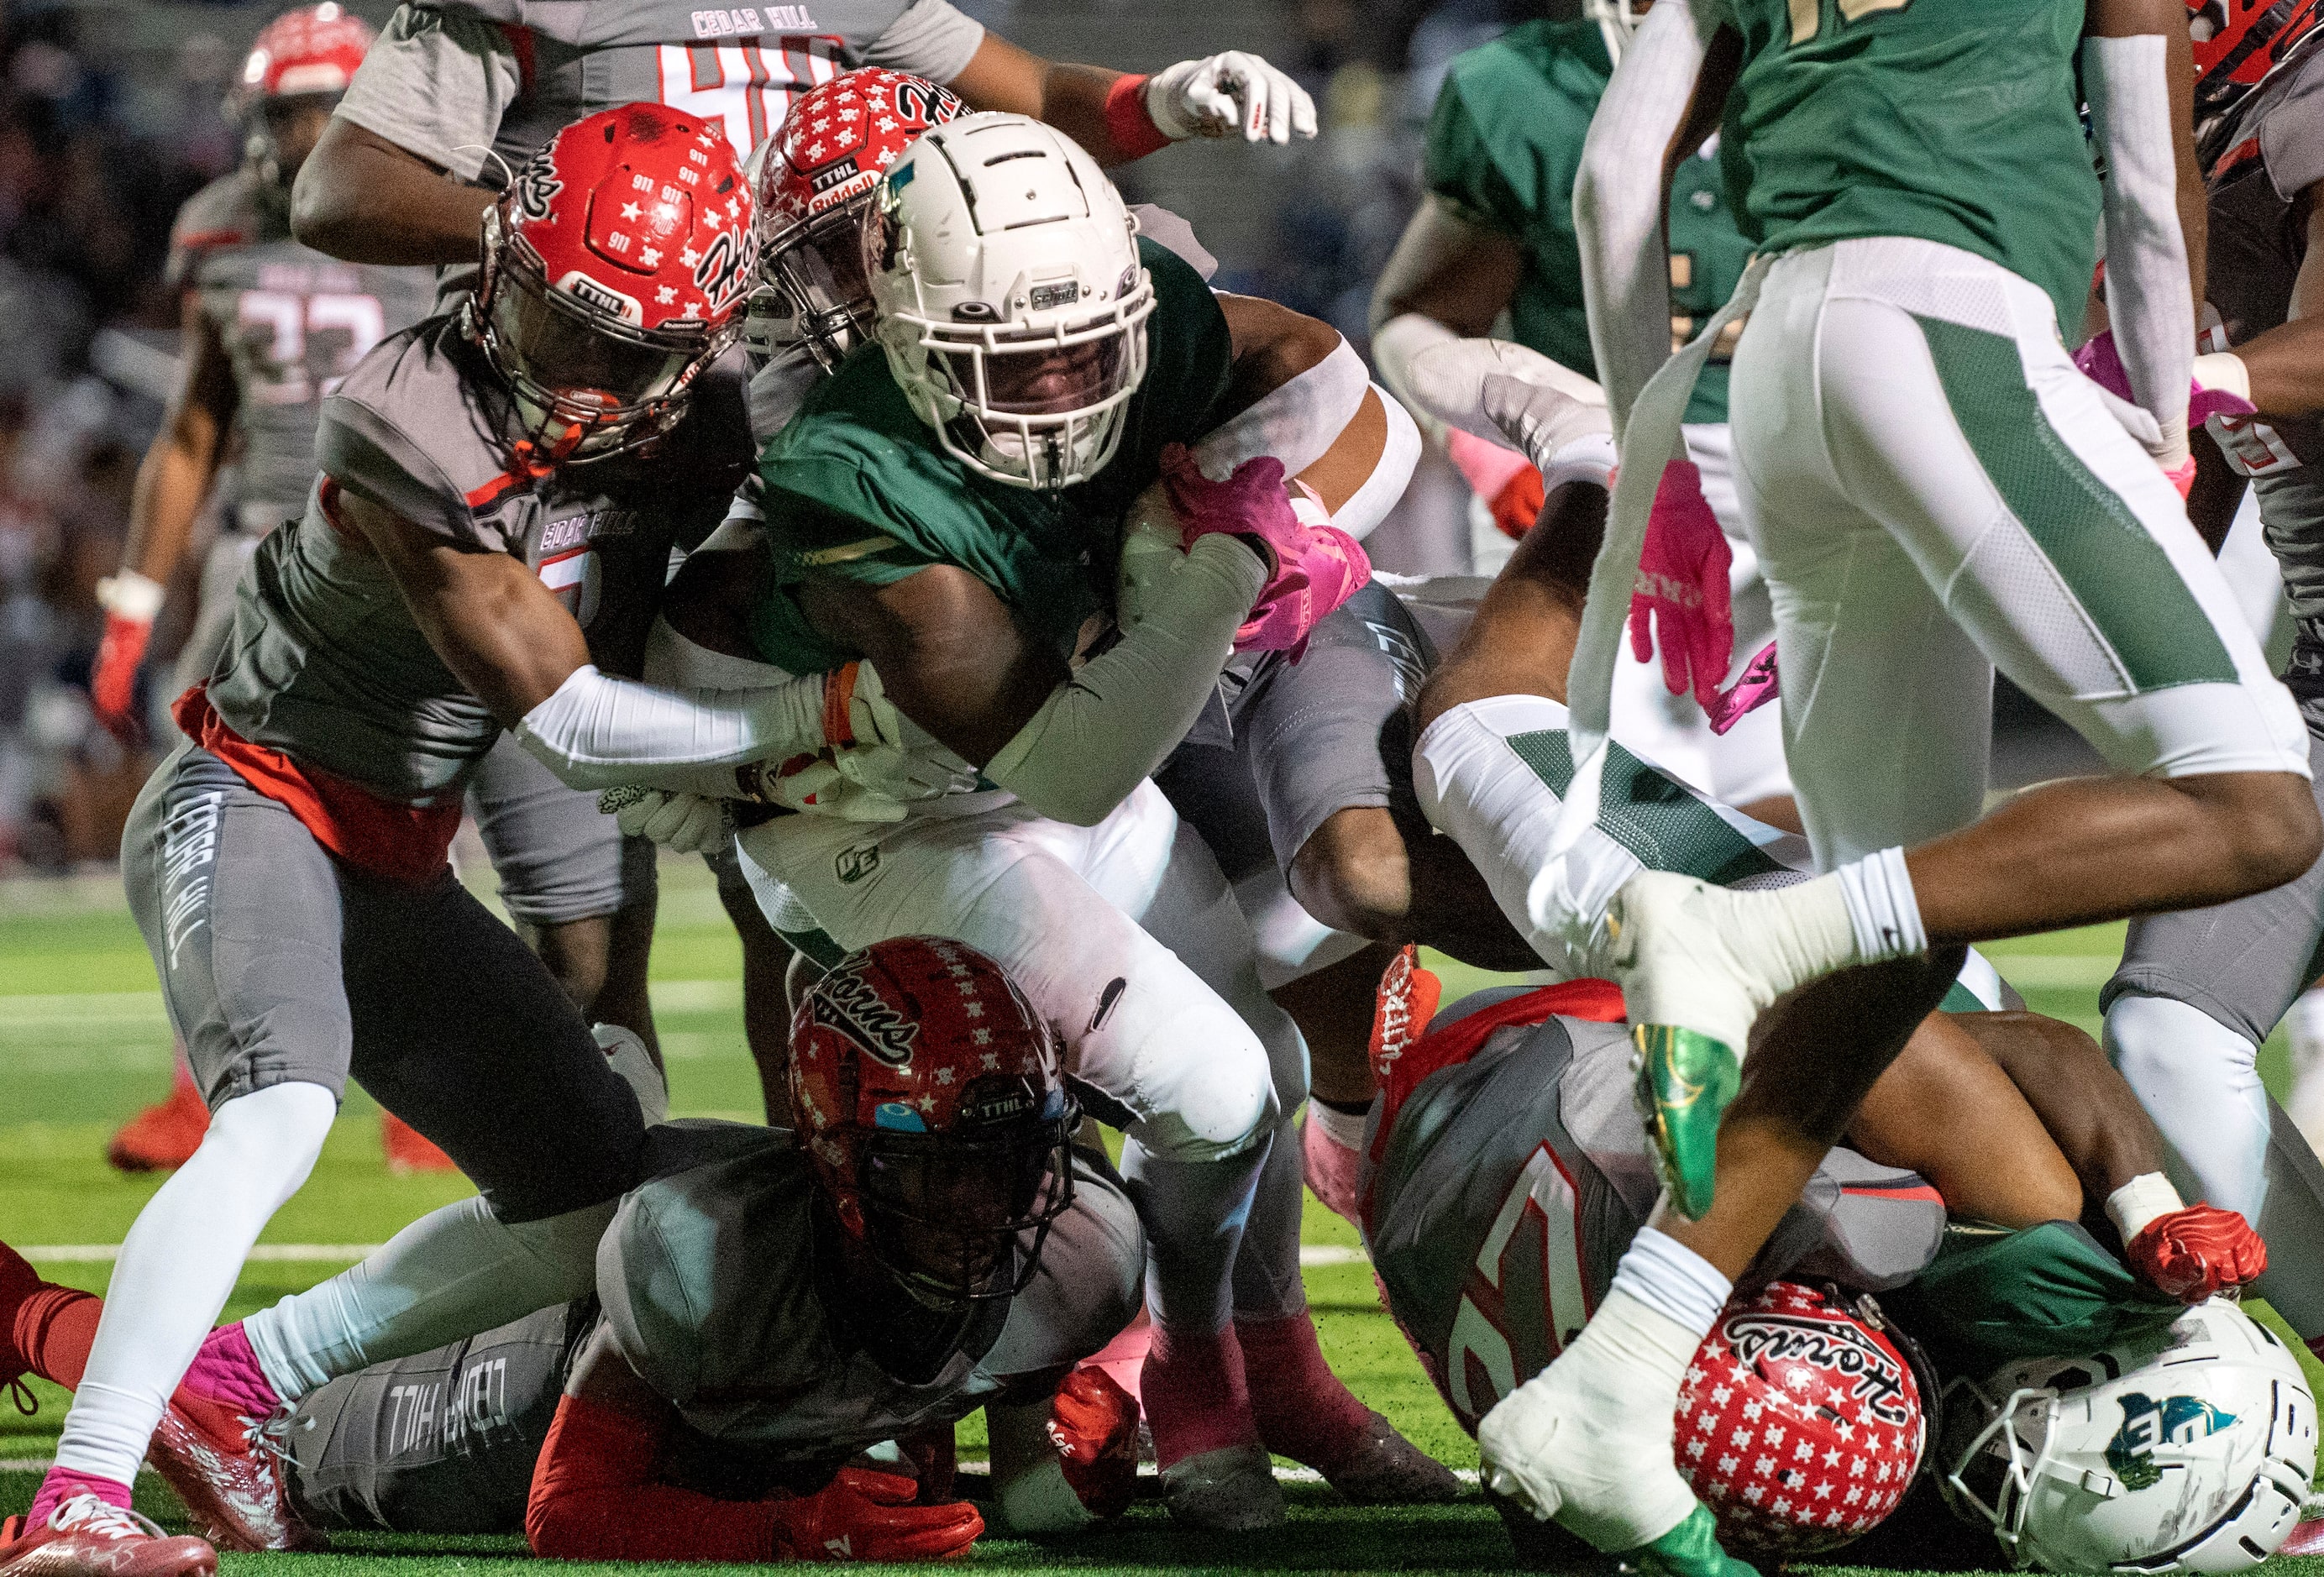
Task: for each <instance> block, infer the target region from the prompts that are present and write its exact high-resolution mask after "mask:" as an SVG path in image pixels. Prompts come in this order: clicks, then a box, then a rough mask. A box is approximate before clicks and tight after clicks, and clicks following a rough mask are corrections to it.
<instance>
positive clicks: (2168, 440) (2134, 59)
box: [2082, 33, 2195, 469]
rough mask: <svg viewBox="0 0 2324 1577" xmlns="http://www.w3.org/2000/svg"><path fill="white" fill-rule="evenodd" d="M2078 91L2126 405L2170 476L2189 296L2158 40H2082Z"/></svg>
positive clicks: (2190, 361) (2191, 304) (2180, 410)
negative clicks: (2101, 189) (2086, 120)
mask: <svg viewBox="0 0 2324 1577" xmlns="http://www.w3.org/2000/svg"><path fill="white" fill-rule="evenodd" d="M2082 84H2083V89H2084V91H2085V92H2087V93H2088V94H2089V101H2090V119H2091V121H2092V123H2093V124H2094V125H2095V127H2096V129H2097V132H2098V143H2099V146H2100V147H2101V148H2102V149H2103V150H2104V152H2105V154H2106V161H2107V179H2106V187H2105V192H2106V243H2107V244H2106V260H2107V269H2106V277H2107V319H2108V321H2109V322H2110V323H2111V324H2112V325H2113V327H2114V343H2115V349H2116V351H2118V352H2119V353H2121V355H2122V364H2123V370H2124V371H2125V372H2126V373H2128V374H2130V394H2131V398H2132V399H2133V400H2135V401H2137V402H2138V404H2139V405H2140V406H2141V407H2143V408H2144V410H2146V412H2147V413H2148V414H2149V415H2151V416H2153V418H2154V420H2155V424H2156V425H2157V426H2158V427H2160V428H2161V429H2163V448H2162V452H2161V453H2159V454H2158V455H2157V456H2156V458H2157V459H2158V460H2160V461H2161V462H2162V463H2163V466H2164V467H2165V468H2166V469H2167V468H2170V467H2172V466H2179V465H2181V464H2183V463H2184V462H2185V461H2186V459H2187V380H2188V378H2189V377H2190V375H2191V374H2192V372H2193V367H2194V361H2195V298H2194V291H2193V287H2192V284H2191V282H2190V279H2189V276H2188V272H2187V244H2186V238H2185V237H2184V236H2182V235H2180V233H2179V207H2178V201H2177V192H2178V174H2179V166H2178V160H2177V157H2176V155H2175V154H2174V152H2173V151H2172V145H2171V89H2170V85H2169V78H2168V76H2167V67H2166V65H2165V63H2164V56H2163V37H2162V35H2161V34H2160V33H2139V34H2136V35H2135V36H2133V37H2130V38H2093V39H2085V40H2084V41H2083V42H2082Z"/></svg>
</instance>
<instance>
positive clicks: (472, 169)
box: [331, 5, 524, 182]
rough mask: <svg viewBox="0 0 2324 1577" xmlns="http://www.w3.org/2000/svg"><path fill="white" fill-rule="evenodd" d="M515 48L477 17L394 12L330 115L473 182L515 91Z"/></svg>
mask: <svg viewBox="0 0 2324 1577" xmlns="http://www.w3.org/2000/svg"><path fill="white" fill-rule="evenodd" d="M523 87H524V77H523V73H522V71H521V69H519V64H518V60H517V56H516V47H515V45H513V44H512V43H511V42H509V37H508V34H506V33H505V32H502V31H501V30H500V29H499V28H498V27H496V26H494V25H493V23H490V22H487V21H485V20H484V19H483V18H482V17H478V16H471V15H467V14H462V13H446V12H443V11H438V10H437V9H436V8H435V7H434V6H432V5H399V6H398V7H396V11H395V14H394V15H392V16H391V17H389V18H388V21H387V27H386V29H385V31H383V32H381V34H380V35H379V38H378V41H377V42H374V44H373V45H372V46H371V49H370V51H368V52H366V53H365V54H364V62H363V64H362V65H361V66H359V67H357V68H356V69H355V79H354V80H353V81H351V82H349V83H348V84H347V91H346V97H344V98H342V99H340V100H339V103H338V107H337V108H336V109H334V110H333V111H332V112H331V113H332V114H333V115H337V116H339V117H340V118H341V119H343V120H347V121H352V122H353V123H354V124H356V125H359V126H361V127H363V129H364V130H365V131H367V132H370V133H373V134H375V135H378V136H382V137H384V138H386V139H387V140H388V141H389V142H391V143H394V144H395V145H396V146H397V147H399V148H401V149H403V150H404V151H405V152H410V153H417V154H419V155H420V157H421V158H422V159H425V160H427V161H429V163H431V164H436V165H440V166H441V167H442V168H444V169H446V170H448V171H451V172H452V174H453V176H454V178H455V179H457V180H465V181H471V182H473V181H474V180H475V179H476V177H477V173H478V172H479V171H482V170H483V168H484V151H485V150H486V149H487V148H489V147H490V146H491V145H492V141H493V136H494V135H495V134H497V133H498V132H499V131H500V129H501V117H502V116H503V115H505V114H507V113H508V106H510V105H511V104H512V103H513V102H514V101H515V99H516V97H517V95H518V94H519V93H520V92H521V90H522V89H523Z"/></svg>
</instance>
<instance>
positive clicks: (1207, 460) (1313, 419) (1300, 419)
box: [1194, 339, 1371, 482]
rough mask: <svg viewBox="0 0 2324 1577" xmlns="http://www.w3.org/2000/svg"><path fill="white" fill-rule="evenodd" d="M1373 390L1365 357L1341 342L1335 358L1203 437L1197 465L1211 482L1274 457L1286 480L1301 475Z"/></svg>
mask: <svg viewBox="0 0 2324 1577" xmlns="http://www.w3.org/2000/svg"><path fill="white" fill-rule="evenodd" d="M1369 387H1371V380H1370V378H1369V377H1368V376H1367V375H1366V374H1365V372H1364V360H1363V357H1361V356H1360V355H1357V354H1356V351H1355V347H1354V346H1351V345H1350V344H1349V343H1348V342H1347V341H1346V340H1345V339H1342V340H1341V341H1340V343H1339V344H1338V345H1336V346H1333V348H1332V354H1331V355H1327V356H1325V357H1324V358H1323V360H1322V361H1320V362H1317V363H1316V364H1314V366H1312V367H1310V368H1308V369H1307V370H1306V371H1305V372H1304V373H1302V374H1299V375H1298V376H1297V377H1296V378H1292V379H1290V380H1288V381H1287V382H1285V383H1279V384H1277V386H1276V387H1275V388H1272V389H1270V390H1268V392H1266V393H1264V394H1262V395H1260V396H1259V398H1258V399H1257V400H1254V401H1251V403H1250V405H1249V406H1247V407H1246V408H1245V409H1243V410H1240V411H1239V412H1237V413H1236V414H1235V415H1233V416H1231V417H1229V418H1228V419H1227V420H1224V421H1222V422H1221V423H1220V424H1219V425H1218V426H1216V427H1214V428H1213V429H1211V430H1210V431H1209V432H1208V433H1206V434H1204V435H1203V440H1202V441H1201V442H1200V443H1198V444H1196V445H1195V446H1194V464H1195V465H1197V466H1201V467H1202V472H1203V475H1205V476H1207V477H1209V478H1210V479H1211V480H1212V481H1213V482H1223V481H1225V480H1226V479H1227V478H1228V477H1229V476H1231V475H1234V468H1235V467H1236V466H1240V465H1241V464H1242V463H1243V462H1244V461H1245V460H1251V459H1256V458H1258V457H1259V456H1261V455H1272V456H1274V457H1276V458H1277V459H1278V460H1280V461H1282V462H1283V474H1284V475H1286V476H1296V475H1299V473H1301V472H1302V471H1305V469H1307V467H1308V466H1313V465H1314V463H1315V462H1316V461H1318V460H1320V459H1322V458H1323V452H1324V451H1325V450H1326V449H1329V448H1330V447H1332V445H1333V441H1334V440H1336V439H1337V438H1339V436H1340V434H1341V433H1342V431H1343V430H1345V429H1346V428H1347V425H1348V423H1350V422H1351V421H1353V420H1355V419H1356V411H1357V410H1358V408H1359V407H1360V406H1361V405H1362V404H1363V402H1364V391H1365V390H1366V389H1369Z"/></svg>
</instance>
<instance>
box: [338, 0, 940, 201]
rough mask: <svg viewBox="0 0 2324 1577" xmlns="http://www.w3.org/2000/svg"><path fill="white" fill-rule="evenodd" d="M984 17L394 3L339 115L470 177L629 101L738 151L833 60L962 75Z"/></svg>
mask: <svg viewBox="0 0 2324 1577" xmlns="http://www.w3.org/2000/svg"><path fill="white" fill-rule="evenodd" d="M983 40H984V29H983V28H982V26H980V25H979V24H978V23H975V22H973V21H971V20H970V19H969V18H968V17H966V16H964V15H963V14H961V13H960V12H958V11H956V10H954V8H953V6H952V5H950V4H949V3H948V0H807V3H806V4H804V5H731V6H719V7H710V8H705V7H703V6H701V5H696V4H695V3H694V0H589V3H588V4H586V5H576V4H572V3H570V0H552V3H549V4H542V3H540V0H446V3H443V4H432V5H411V4H407V5H402V6H401V7H399V8H398V9H397V11H396V13H395V14H394V15H393V16H392V17H391V18H390V19H389V21H388V24H387V27H386V30H385V31H384V32H382V33H381V34H380V37H379V40H378V42H376V43H374V44H373V46H372V48H371V52H370V53H369V54H367V55H365V56H364V63H363V67H362V69H360V70H358V71H357V72H356V73H355V81H354V82H353V83H352V84H351V85H350V86H349V87H348V89H347V95H346V98H345V99H343V100H341V101H340V104H339V107H338V109H337V114H339V115H345V116H346V118H347V119H348V120H350V121H353V122H354V123H355V124H357V125H360V126H362V127H364V129H365V130H367V131H371V132H375V133H377V134H379V135H380V136H383V137H385V138H386V139H387V140H388V141H389V142H391V143H395V144H396V145H397V146H399V147H401V148H406V149H409V150H410V152H414V153H417V154H419V155H420V156H421V157H422V158H424V159H427V160H429V161H431V162H434V163H436V164H438V165H441V166H443V167H444V168H445V169H447V170H448V171H451V172H452V173H453V174H454V175H456V176H457V177H459V178H460V179H461V180H471V181H472V180H476V179H477V178H478V176H479V174H480V173H481V172H482V171H483V170H484V167H485V165H486V163H487V161H486V159H485V157H484V151H485V150H486V149H487V148H489V149H490V150H492V151H493V152H495V153H497V154H499V155H500V157H501V158H502V159H503V161H506V163H507V165H508V166H509V168H510V169H514V168H516V167H517V166H519V165H521V164H522V163H523V162H524V161H525V160H526V159H528V158H530V156H531V154H532V153H533V152H534V151H535V150H536V149H538V148H539V146H540V145H541V144H542V143H546V142H548V141H549V138H550V137H551V136H553V135H555V134H556V133H557V132H558V130H559V129H560V128H562V127H564V126H567V125H569V124H572V123H573V122H574V121H576V120H578V119H580V118H581V117H582V116H583V115H593V114H595V112H597V111H598V110H601V109H610V108H612V107H613V106H615V105H618V104H630V103H633V102H636V101H638V100H641V99H642V100H645V101H647V102H649V103H654V104H665V105H668V106H670V107H671V108H673V109H678V110H683V111H684V112H685V113H687V115H698V116H700V117H701V118H703V119H704V120H706V121H708V122H710V123H711V124H713V125H718V126H723V127H724V128H725V132H726V139H727V141H728V142H730V143H733V146H734V155H735V157H736V158H738V159H739V158H742V157H744V156H745V155H747V154H748V153H749V152H751V150H752V148H754V147H756V146H757V145H758V144H759V143H760V142H761V140H762V139H764V138H765V136H766V135H767V134H768V133H769V132H771V131H773V130H774V129H775V128H776V127H777V126H779V125H781V124H782V122H783V116H784V115H786V114H787V113H788V110H789V107H790V101H791V99H792V97H794V96H796V95H798V94H799V93H802V92H805V91H806V90H807V89H808V88H813V87H815V86H816V84H818V83H821V82H827V81H829V80H830V79H831V78H833V77H835V76H836V75H837V74H838V73H839V72H841V71H843V70H848V69H853V68H854V67H857V66H885V67H889V68H890V69H894V70H898V71H908V72H910V73H911V74H912V75H914V76H917V77H925V78H929V79H930V80H931V81H936V82H949V81H951V80H952V79H953V78H954V77H957V76H958V75H960V73H961V71H962V69H964V68H965V67H966V66H967V64H968V61H969V58H970V57H971V56H972V55H973V54H975V53H976V50H977V46H978V45H979V44H981V43H982V42H983Z"/></svg>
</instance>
